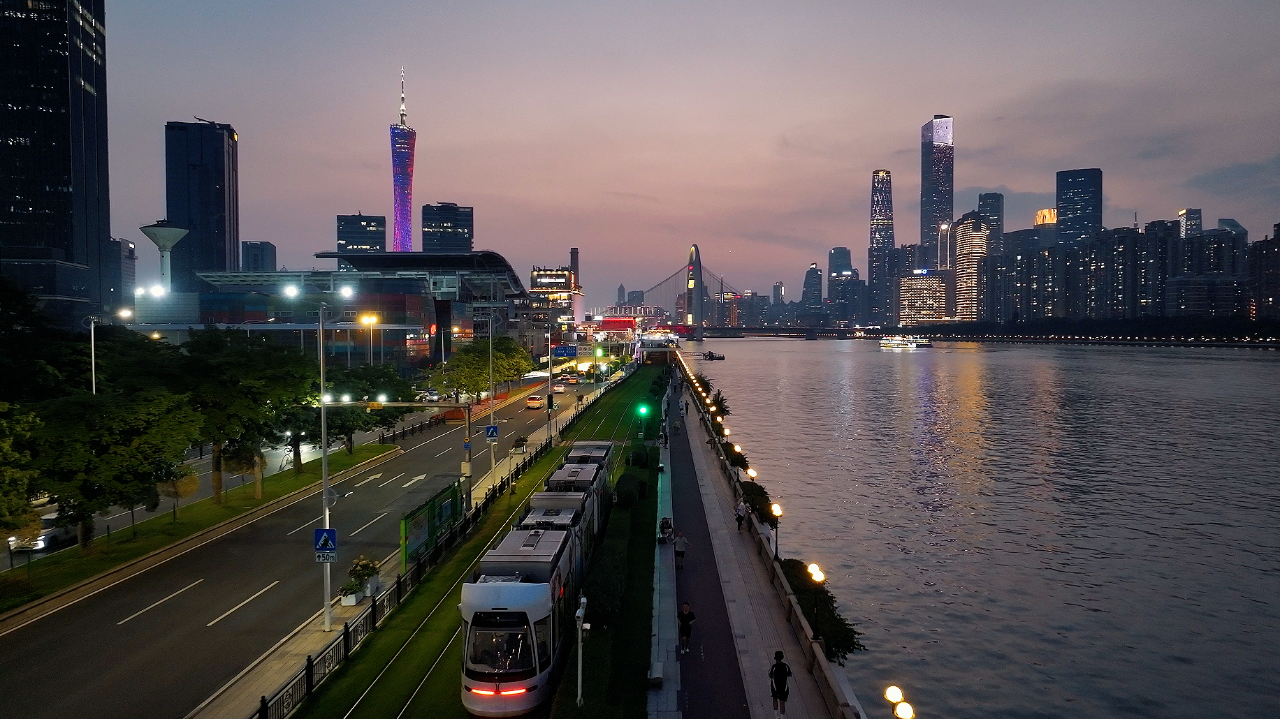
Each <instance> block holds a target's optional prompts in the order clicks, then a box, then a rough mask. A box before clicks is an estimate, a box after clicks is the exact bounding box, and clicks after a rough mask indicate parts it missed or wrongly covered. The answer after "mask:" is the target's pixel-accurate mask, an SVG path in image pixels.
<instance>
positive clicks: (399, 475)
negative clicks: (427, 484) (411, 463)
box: [378, 472, 404, 489]
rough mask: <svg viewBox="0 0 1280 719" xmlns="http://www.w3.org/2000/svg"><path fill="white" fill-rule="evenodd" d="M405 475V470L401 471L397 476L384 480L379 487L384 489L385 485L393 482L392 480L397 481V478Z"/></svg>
mask: <svg viewBox="0 0 1280 719" xmlns="http://www.w3.org/2000/svg"><path fill="white" fill-rule="evenodd" d="M403 476H404V472H401V473H400V474H397V475H396V476H394V477H392V478H391V479H388V480H387V481H385V482H383V483H382V484H379V485H378V489H382V488H383V487H385V486H387V485H388V484H391V483H392V482H394V481H396V480H397V479H400V478H401V477H403Z"/></svg>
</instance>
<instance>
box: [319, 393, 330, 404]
mask: <svg viewBox="0 0 1280 719" xmlns="http://www.w3.org/2000/svg"><path fill="white" fill-rule="evenodd" d="M320 401H321V402H322V403H324V404H329V403H330V402H332V401H333V395H331V394H326V395H324V396H322V397H321V398H320Z"/></svg>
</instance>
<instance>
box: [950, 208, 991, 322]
mask: <svg viewBox="0 0 1280 719" xmlns="http://www.w3.org/2000/svg"><path fill="white" fill-rule="evenodd" d="M951 232H952V234H953V235H954V237H955V244H956V319H958V320H960V321H961V322H977V321H978V314H979V313H978V308H979V307H980V306H981V300H982V298H981V297H980V296H979V292H978V268H979V265H980V264H981V263H982V258H983V257H986V255H987V240H988V238H989V237H990V236H991V226H990V225H989V224H987V220H986V218H985V217H983V215H982V213H981V212H968V213H965V215H964V216H963V217H961V218H960V221H959V222H957V223H956V225H955V227H953V228H952V229H951Z"/></svg>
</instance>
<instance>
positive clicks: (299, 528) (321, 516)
mask: <svg viewBox="0 0 1280 719" xmlns="http://www.w3.org/2000/svg"><path fill="white" fill-rule="evenodd" d="M321 519H324V515H323V514H322V515H320V516H319V517H316V518H315V519H313V520H311V521H309V522H307V523H306V524H304V525H302V526H301V527H298V528H297V529H295V530H293V531H292V532H288V533H287V534H285V535H284V536H286V537H287V536H289V535H290V534H297V533H298V532H301V531H302V530H304V529H306V528H307V527H310V526H311V525H313V524H315V523H316V522H319V521H320V520H321Z"/></svg>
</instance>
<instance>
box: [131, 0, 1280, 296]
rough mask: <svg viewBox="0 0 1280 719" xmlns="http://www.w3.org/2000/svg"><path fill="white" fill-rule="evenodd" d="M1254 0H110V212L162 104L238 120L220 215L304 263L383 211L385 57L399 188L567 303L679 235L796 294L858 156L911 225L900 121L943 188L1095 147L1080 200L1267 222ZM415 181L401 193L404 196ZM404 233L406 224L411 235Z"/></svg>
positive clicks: (1275, 183) (1016, 197) (858, 215)
mask: <svg viewBox="0 0 1280 719" xmlns="http://www.w3.org/2000/svg"><path fill="white" fill-rule="evenodd" d="M1277 28H1280V2H1276V0H1257V1H1254V2H1249V1H1244V0H1225V1H1219V2H1214V3H1204V2H1201V1H1192V0H1116V1H1115V2H1101V1H1077V2H1066V1H1065V0H1064V1H1060V2H1056V3H1027V2H1025V1H1023V0H1016V1H1015V0H967V1H965V2H956V1H955V0H951V1H950V2H931V1H917V2H883V0H881V1H879V2H874V3H872V2H856V3H853V2H844V3H836V2H822V1H817V0H815V1H813V2H803V3H801V2H789V3H779V2H772V1H771V2H755V3H752V2H733V3H728V2H699V3H687V2H671V3H657V2H650V3H635V2H607V1H605V0H589V1H587V2H568V1H563V0H562V1H561V2H556V3H531V2H475V1H474V0H473V1H471V2H431V3H425V2H378V3H350V2H344V3H339V2H332V1H330V0H311V1H309V2H292V1H291V2H282V1H276V2H271V3H260V2H244V1H242V0H224V1H223V2H218V3H208V2H204V3H200V2H178V3H161V4H157V3H141V2H136V1H133V0H109V2H108V5H107V58H108V80H109V83H108V84H109V93H108V96H109V99H110V112H111V116H110V133H111V193H112V224H113V234H114V235H116V236H121V237H127V238H130V239H133V240H135V241H136V242H138V246H139V249H140V254H141V256H142V258H143V259H142V261H141V262H140V263H139V268H138V275H139V281H140V282H141V281H144V280H145V279H146V278H151V277H154V276H155V274H156V272H157V265H158V263H157V260H156V253H155V250H154V248H152V247H151V246H150V243H148V242H147V241H146V239H145V238H143V237H142V235H141V233H139V232H138V231H137V227H138V226H139V225H142V224H146V223H149V222H151V221H154V220H156V219H158V218H160V217H162V216H163V215H164V214H165V209H164V131H163V128H164V123H165V122H166V121H168V120H189V119H190V118H191V117H192V116H193V115H198V116H200V117H203V118H208V119H211V120H217V121H219V122H228V123H231V124H232V125H234V126H235V127H236V130H237V131H238V132H239V134H240V208H241V227H240V233H241V239H243V240H268V241H271V242H273V243H275V244H276V246H277V247H278V248H279V252H280V262H281V263H282V264H283V265H285V266H287V267H289V268H293V269H297V268H305V267H311V266H313V265H314V266H322V265H324V266H327V263H322V262H321V261H318V260H315V259H314V258H313V257H312V254H313V253H314V252H317V251H320V250H327V249H331V248H332V247H333V246H334V244H335V239H334V215H336V214H338V213H354V212H356V211H362V212H364V213H365V214H382V215H388V216H389V215H390V214H391V178H390V146H389V140H388V135H387V127H388V125H389V124H390V123H392V122H393V121H394V120H395V116H396V110H397V107H398V99H399V98H398V92H399V87H398V83H399V74H400V67H401V65H403V66H404V67H405V70H406V72H407V74H408V94H409V99H408V106H409V124H410V125H412V126H413V127H414V128H415V129H416V130H417V131H418V147H417V162H416V170H415V182H414V204H415V206H419V205H421V204H422V203H424V202H436V201H441V200H444V201H451V202H457V203H459V204H466V205H473V206H475V208H476V235H477V239H476V246H477V248H487V249H493V250H497V251H498V252H501V253H502V254H504V255H505V256H506V257H507V259H508V260H510V261H511V263H512V265H513V266H514V267H515V268H516V270H517V271H518V272H520V273H521V275H522V276H523V277H524V279H525V281H526V282H527V280H528V270H529V268H530V266H531V265H532V264H535V263H536V264H560V263H567V261H568V248H569V247H570V246H578V247H580V248H581V249H582V267H583V275H584V278H583V279H584V284H585V286H586V289H587V300H588V306H599V305H604V304H607V303H609V302H611V301H612V300H613V297H614V293H615V290H616V288H617V285H618V284H619V283H623V284H625V285H626V286H627V287H628V288H629V289H647V288H648V287H650V286H651V285H653V284H655V283H656V282H658V281H659V280H661V279H663V278H665V277H666V276H667V275H668V274H670V273H671V271H672V270H674V269H676V268H677V267H678V266H679V265H680V263H681V262H683V259H684V256H685V253H686V252H687V248H688V245H689V244H690V243H694V242H696V243H698V244H699V245H700V247H701V248H702V257H703V261H704V263H705V264H706V265H707V266H709V267H710V268H711V269H713V270H715V271H717V272H723V273H724V274H725V275H726V278H727V279H728V281H729V282H730V283H732V284H733V285H734V286H735V287H736V288H737V289H739V290H747V289H755V290H757V291H768V289H769V287H770V285H772V283H773V282H774V281H776V280H783V281H784V282H786V283H787V286H788V288H789V291H788V293H787V294H788V296H789V297H792V296H793V295H794V296H797V297H798V295H799V289H800V288H799V285H800V281H801V278H802V277H803V274H804V270H805V269H806V268H807V267H808V264H809V262H813V261H816V262H819V263H820V264H821V265H822V266H824V267H825V264H826V251H827V250H828V249H829V248H830V247H832V246H835V245H846V246H848V247H849V248H850V249H851V250H852V251H853V255H854V264H855V266H857V267H859V268H861V269H862V271H864V272H865V267H866V246H867V235H868V231H867V224H868V207H869V195H870V186H871V171H872V170H873V169H875V168H879V167H887V168H889V169H890V170H892V171H893V175H894V177H893V180H894V202H895V210H896V220H897V223H896V229H897V238H898V243H899V244H905V243H909V242H916V241H918V240H919V237H918V235H919V231H918V229H917V228H918V219H917V218H918V204H919V179H920V178H919V167H920V158H919V128H920V125H921V124H922V123H924V122H925V121H927V120H928V119H929V118H930V117H931V116H932V115H933V114H934V113H944V114H950V115H953V116H954V117H955V118H956V143H957V147H956V178H955V179H956V214H957V215H959V214H960V213H963V212H965V211H967V210H970V209H973V207H974V206H975V205H976V202H977V200H976V198H977V194H978V192H980V191H986V190H988V189H992V188H994V189H999V190H1001V191H1003V192H1005V194H1006V198H1007V199H1006V212H1007V218H1006V221H1005V226H1006V229H1010V230H1012V229H1018V228H1021V227H1029V226H1030V225H1031V219H1032V213H1033V212H1034V210H1035V209H1036V208H1039V207H1048V206H1051V205H1052V204H1053V189H1054V172H1055V171H1056V170H1061V169H1069V168H1075V167H1095V166H1096V167H1101V168H1102V169H1103V173H1104V187H1105V192H1106V211H1105V216H1104V220H1105V222H1106V223H1107V224H1108V225H1109V226H1115V225H1127V224H1129V223H1131V222H1132V221H1133V213H1134V212H1135V211H1136V212H1137V213H1138V216H1139V220H1140V221H1141V222H1144V223H1145V222H1146V221H1148V220H1152V219H1158V218H1169V217H1172V216H1174V214H1175V213H1176V211H1177V210H1178V208H1180V207H1187V206H1190V207H1200V208H1203V210H1204V218H1205V224H1206V226H1214V225H1215V223H1216V221H1217V218H1219V217H1234V218H1235V219H1237V220H1239V221H1240V222H1241V223H1243V224H1244V226H1245V227H1247V228H1248V229H1249V232H1250V235H1251V238H1252V239H1260V238H1261V237H1262V236H1263V235H1264V234H1270V233H1271V226H1272V225H1273V224H1274V223H1276V222H1280V132H1277V130H1276V127H1277V123H1278V122H1280V101H1278V99H1277V98H1280V52H1277V51H1276V40H1275V32H1276V29H1277ZM416 215H417V211H416V210H415V216H416ZM418 242H419V240H418V239H416V238H415V246H416V244H417V243H418Z"/></svg>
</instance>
